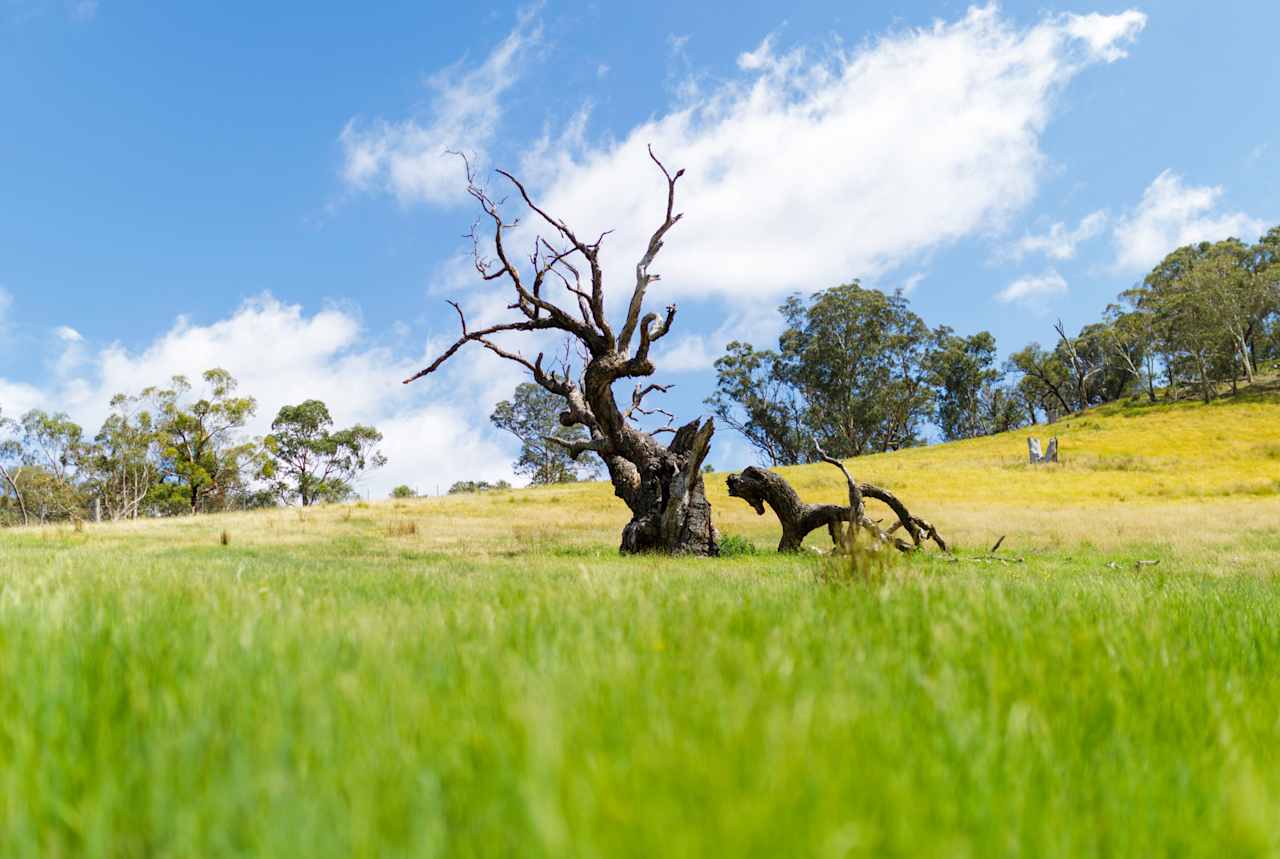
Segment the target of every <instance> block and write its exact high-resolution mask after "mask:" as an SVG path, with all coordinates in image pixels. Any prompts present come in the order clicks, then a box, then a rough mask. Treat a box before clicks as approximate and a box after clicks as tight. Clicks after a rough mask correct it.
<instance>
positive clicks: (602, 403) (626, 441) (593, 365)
mask: <svg viewBox="0 0 1280 859" xmlns="http://www.w3.org/2000/svg"><path fill="white" fill-rule="evenodd" d="M649 157H650V158H651V159H652V160H653V163H654V164H656V165H657V167H658V169H659V170H661V171H662V176H663V177H664V179H665V180H666V183H667V199H666V212H665V214H664V216H663V219H662V223H661V224H660V225H659V226H658V228H657V229H656V230H654V232H653V234H652V236H651V237H650V238H649V243H648V246H647V247H646V249H645V251H644V254H643V256H641V258H640V261H639V262H638V263H636V267H635V284H634V285H633V286H632V288H631V300H630V303H629V304H628V307H627V314H626V317H625V319H624V320H623V323H622V327H621V328H620V329H619V330H618V331H617V332H616V333H615V331H614V328H613V327H612V326H611V325H610V324H609V320H608V318H607V316H606V313H605V284H604V272H603V270H602V269H601V266H600V247H601V244H602V243H603V241H604V239H605V237H606V236H608V232H605V233H602V234H601V235H600V236H599V237H598V238H596V239H595V240H594V241H588V240H584V239H582V238H580V237H579V236H578V234H577V233H575V232H574V231H573V230H572V229H571V228H570V227H569V226H568V225H567V224H566V223H565V222H564V221H563V220H560V219H558V218H555V217H553V216H552V215H550V214H548V213H547V212H546V211H544V210H543V209H542V208H540V207H539V206H538V204H536V203H535V202H534V201H533V199H532V198H531V197H530V195H529V193H528V191H527V190H526V189H525V187H524V185H523V184H521V182H520V181H519V180H518V179H516V177H515V176H513V175H511V174H510V173H508V172H506V171H505V170H498V171H497V172H498V174H500V175H501V176H503V177H504V178H505V179H506V180H507V181H509V182H510V183H511V184H512V186H514V187H515V189H516V191H518V192H519V194H520V197H521V199H522V200H523V201H524V203H525V205H526V206H528V208H529V209H530V211H532V212H533V213H534V214H535V215H536V216H537V218H538V219H540V221H541V222H542V223H543V225H544V226H545V227H549V228H550V229H549V231H548V235H549V238H548V237H546V236H538V237H537V238H536V239H535V241H534V248H533V252H532V254H531V256H530V258H529V267H528V269H527V270H526V271H525V272H524V273H523V274H522V273H521V270H520V268H518V267H517V265H516V264H515V263H514V262H513V261H512V258H511V256H510V251H509V250H508V249H507V246H506V244H505V238H506V232H507V231H508V230H510V229H512V228H513V227H515V226H516V225H517V224H518V221H513V222H510V223H508V222H507V221H506V220H504V218H503V216H502V214H501V212H500V203H501V201H495V200H494V199H493V198H491V197H490V196H489V194H488V192H487V191H486V190H485V189H484V188H483V187H481V186H480V185H479V184H477V182H476V180H475V177H474V175H473V174H472V171H471V165H470V164H469V163H468V162H466V159H465V158H464V159H463V161H464V164H466V171H467V192H468V193H469V194H470V195H471V196H472V198H474V199H475V200H476V202H477V203H478V204H479V206H480V209H481V211H482V212H483V215H484V218H483V219H487V221H488V222H489V223H490V224H491V225H492V228H493V236H492V238H493V252H494V254H495V257H496V258H493V259H489V258H486V257H485V256H484V255H483V254H482V252H481V250H480V244H479V241H478V239H477V238H476V236H475V230H474V229H473V231H472V234H471V238H472V240H473V243H474V257H475V268H476V271H477V272H478V273H479V275H480V277H481V278H482V279H483V280H484V281H485V282H491V281H503V282H504V283H505V284H506V286H507V287H509V288H510V289H511V290H512V293H513V296H514V301H513V302H512V303H511V304H510V305H508V306H507V309H508V310H511V311H514V312H515V314H516V317H515V318H514V319H512V320H511V321H508V322H502V323H498V324H495V325H489V326H487V327H484V328H479V329H471V328H469V327H468V326H467V320H466V317H465V315H464V314H463V312H462V308H461V307H459V305H458V304H457V303H456V302H452V301H451V302H449V303H450V304H451V305H452V306H453V309H454V310H455V311H456V312H457V314H458V320H459V323H460V324H461V327H462V335H461V336H460V337H459V338H458V339H457V341H455V342H454V344H453V345H452V346H450V347H449V348H448V349H446V350H445V351H444V352H443V353H442V354H441V355H440V356H439V357H438V358H436V359H435V361H433V362H432V363H431V364H430V365H429V366H428V367H426V368H425V369H423V370H421V371H420V372H418V373H415V374H414V375H413V376H411V377H410V378H408V379H406V380H405V383H406V384H408V383H409V382H412V381H414V380H415V379H420V378H422V377H423V376H426V375H429V374H430V373H433V372H435V371H436V370H437V369H438V368H439V367H440V366H441V365H442V364H444V362H445V361H447V360H449V359H450V358H451V357H453V355H454V354H456V353H457V352H458V350H459V349H461V348H462V347H463V346H465V345H467V344H468V343H478V344H480V345H481V346H483V347H485V348H486V349H488V350H489V351H491V352H493V353H494V354H496V355H498V356H500V357H502V358H505V359H506V360H508V361H514V362H515V363H517V364H520V365H521V366H522V367H524V368H525V369H526V370H528V371H529V373H530V374H531V375H532V376H533V380H534V381H535V382H536V383H537V384H539V385H541V386H542V387H543V388H545V389H546V390H548V391H551V392H552V393H555V394H559V395H560V396H562V397H564V399H565V401H566V403H567V407H566V409H565V411H563V412H561V413H560V423H561V424H562V425H563V426H566V427H571V426H582V427H585V428H586V429H587V431H588V433H589V435H590V437H589V439H588V440H586V441H576V442H571V441H565V440H562V439H556V438H551V439H550V440H551V441H555V442H556V443H558V444H560V445H562V446H563V447H565V448H566V449H567V450H568V451H569V452H570V454H572V456H573V457H574V458H575V459H577V458H578V457H580V456H582V455H583V454H584V453H593V454H595V455H597V456H599V457H600V459H601V460H603V462H604V464H605V467H606V468H607V469H608V471H609V478H610V480H611V481H612V482H613V487H614V494H615V495H617V496H618V497H619V498H621V499H622V500H623V501H624V502H625V503H626V505H627V507H628V508H629V509H630V510H631V521H630V522H629V523H627V525H626V527H625V528H624V529H623V532H622V546H621V549H622V551H623V552H628V553H630V552H666V553H690V554H699V555H714V554H716V553H717V552H718V551H719V545H718V538H717V535H716V530H715V527H714V526H713V525H712V523H711V504H710V502H708V501H707V497H706V493H705V491H704V487H703V482H702V472H701V469H702V462H703V460H704V459H706V456H707V452H708V450H709V449H710V445H711V436H712V434H713V433H714V432H715V424H714V422H713V421H712V419H710V418H708V419H707V420H705V421H703V420H701V419H698V420H694V421H691V422H689V423H687V424H685V425H683V426H681V427H679V428H678V429H672V428H664V429H662V430H657V431H655V433H656V432H663V431H667V432H672V433H673V435H672V438H671V440H670V442H669V443H668V444H667V445H666V446H665V447H664V446H663V445H662V444H660V443H659V442H658V441H657V439H656V438H655V437H654V435H655V433H649V432H645V431H644V430H642V429H640V428H638V427H636V426H634V425H633V424H632V423H631V422H630V419H631V418H632V417H633V416H634V415H636V414H650V413H652V412H653V411H656V410H650V409H645V408H644V407H643V406H642V403H643V401H644V398H645V397H646V396H647V395H649V394H651V393H654V392H655V391H656V392H663V391H665V390H666V387H667V386H663V385H657V384H649V385H639V384H638V385H636V388H635V392H634V393H633V395H632V398H631V402H630V404H629V406H628V407H627V409H626V410H625V411H624V410H623V409H622V408H620V407H619V406H618V403H617V402H616V400H615V398H614V392H613V386H614V383H615V382H617V381H619V380H622V379H631V378H644V377H647V376H651V375H652V374H653V373H654V366H653V362H652V361H651V360H650V357H649V352H650V350H651V349H652V347H653V344H654V343H657V342H658V341H659V340H661V339H662V338H663V337H665V336H666V335H667V334H668V333H669V332H670V331H671V325H672V322H673V321H674V320H675V316H676V306H675V305H674V304H670V305H668V306H667V308H666V310H665V312H664V313H663V314H661V315H659V314H657V313H653V312H649V313H646V312H644V304H645V293H646V291H647V290H648V288H649V286H650V284H652V283H653V282H654V281H656V280H658V278H659V276H658V275H657V274H654V273H652V272H651V271H650V270H649V269H650V266H652V265H653V261H654V259H655V258H656V257H657V256H658V253H659V252H660V251H661V250H662V245H663V241H664V240H665V238H666V235H667V233H668V232H669V231H670V230H671V228H672V227H674V226H675V225H676V224H677V223H679V222H680V219H681V218H682V217H683V215H682V214H678V213H676V212H675V200H676V183H677V182H678V181H679V180H680V177H681V176H683V175H684V171H683V170H678V171H676V172H675V174H674V175H673V174H672V173H671V172H670V171H668V170H667V168H666V167H665V166H664V165H663V163H662V162H661V161H660V160H659V159H658V157H657V156H656V155H654V153H653V149H652V147H650V149H649ZM483 219H482V220H483ZM557 293H558V294H561V295H562V296H563V297H564V298H566V299H568V301H569V302H572V304H573V305H574V306H572V307H565V306H562V304H561V303H560V302H558V301H556V300H554V299H553V298H552V297H551V296H552V295H553V294H557ZM541 331H546V332H562V333H564V334H566V335H568V337H569V338H571V339H572V340H573V341H576V345H578V347H579V349H580V351H581V353H582V358H583V361H584V366H583V368H582V373H581V375H580V376H579V377H578V378H576V379H575V378H572V376H573V373H572V370H571V369H570V366H569V362H568V361H567V360H566V361H565V362H563V364H562V366H561V368H560V369H559V370H556V369H550V370H548V369H547V368H544V367H543V355H542V354H541V353H539V354H538V355H537V356H536V357H535V358H534V359H533V360H529V359H528V358H526V357H525V356H524V355H522V354H521V353H520V352H516V351H511V350H510V349H508V348H507V347H505V346H503V345H500V344H499V343H497V342H495V341H494V339H493V337H494V336H495V335H500V334H504V333H508V332H541ZM633 341H634V343H635V345H634V347H633V346H632V343H633ZM664 414H665V413H664Z"/></svg>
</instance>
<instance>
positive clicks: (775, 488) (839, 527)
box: [725, 455, 948, 552]
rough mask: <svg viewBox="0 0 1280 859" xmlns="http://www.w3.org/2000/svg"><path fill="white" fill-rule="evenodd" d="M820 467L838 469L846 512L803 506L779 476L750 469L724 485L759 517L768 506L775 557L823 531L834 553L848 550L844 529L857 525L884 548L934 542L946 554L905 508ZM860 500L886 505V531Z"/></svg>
mask: <svg viewBox="0 0 1280 859" xmlns="http://www.w3.org/2000/svg"><path fill="white" fill-rule="evenodd" d="M822 458H823V461H824V462H828V463H831V464H833V465H835V466H836V467H838V468H839V469H840V471H841V472H842V473H843V474H844V476H845V479H846V480H847V482H848V485H849V506H847V507H845V506H843V505H840V504H806V503H804V502H803V501H801V500H800V496H799V495H797V494H796V491H795V490H794V489H792V488H791V484H789V483H787V481H786V480H784V479H783V478H782V476H781V475H778V474H775V473H774V472H772V471H766V470H764V469H762V468H756V467H755V466H754V465H753V466H749V467H747V468H745V469H743V471H742V473H741V474H731V475H729V477H728V478H727V479H726V481H725V482H726V483H727V484H728V487H729V495H730V496H731V497H733V498H741V499H742V500H743V501H746V502H747V503H748V504H750V505H751V507H752V508H753V509H754V510H755V511H756V514H757V515H760V516H763V515H764V508H765V505H766V504H767V505H768V506H769V508H770V509H771V510H773V512H774V515H776V516H777V517H778V522H779V523H780V524H781V525H782V539H781V540H780V541H779V542H778V551H779V552H795V551H799V549H800V547H801V545H802V544H803V543H804V538H805V536H806V535H807V534H809V533H810V532H812V531H814V530H816V529H818V528H821V527H822V526H824V525H825V526H826V527H827V531H828V533H830V535H831V541H832V543H833V544H834V546H835V548H836V549H837V550H844V549H847V548H848V546H847V545H846V544H847V543H848V541H849V540H850V539H852V534H853V528H852V527H851V529H850V532H849V533H848V534H846V533H845V529H844V523H846V522H849V523H856V527H857V528H858V529H861V530H864V531H866V532H868V533H869V534H871V535H872V537H873V538H874V539H875V540H876V541H877V542H879V543H881V544H883V545H889V546H893V547H895V548H897V549H898V550H900V551H903V552H909V551H914V550H915V549H918V548H920V547H921V546H922V545H923V544H924V541H925V540H926V539H928V540H933V541H934V542H935V543H936V544H937V545H938V548H940V549H942V551H944V552H945V551H947V550H948V549H947V542H946V540H944V539H943V538H942V536H941V535H940V534H939V533H938V531H937V529H936V528H934V526H933V525H932V524H931V523H930V522H928V521H926V520H924V519H921V518H920V517H919V516H914V515H912V513H911V511H910V510H908V509H907V506H906V505H905V504H903V503H902V501H900V500H899V499H898V497H897V496H896V495H894V494H893V493H892V492H890V491H889V490H887V489H882V488H880V487H879V486H875V485H874V484H871V483H856V482H854V480H853V478H852V477H851V476H850V475H849V472H848V470H847V469H845V467H844V466H843V465H842V464H841V463H840V462H839V461H838V460H834V459H831V458H830V457H827V456H825V455H823V457H822ZM864 498H873V499H875V500H876V501H880V502H881V503H883V504H885V505H886V506H887V507H888V508H889V509H890V510H891V511H892V512H893V514H894V516H895V517H897V520H898V521H897V523H895V524H894V525H893V526H892V527H891V528H889V530H888V531H885V530H883V529H881V528H880V525H879V523H878V522H877V521H874V520H872V519H869V518H867V516H866V512H865V506H864V503H863V499H864ZM898 529H902V530H904V531H906V533H907V536H908V537H909V538H910V539H903V538H902V537H897V536H894V532H895V531H897V530H898Z"/></svg>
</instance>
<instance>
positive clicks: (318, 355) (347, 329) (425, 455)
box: [0, 295, 519, 497]
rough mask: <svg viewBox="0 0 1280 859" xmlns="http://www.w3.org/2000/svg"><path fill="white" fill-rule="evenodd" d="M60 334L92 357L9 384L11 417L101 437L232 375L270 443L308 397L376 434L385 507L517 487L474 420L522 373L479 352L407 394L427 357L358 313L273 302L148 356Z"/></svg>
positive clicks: (1, 391)
mask: <svg viewBox="0 0 1280 859" xmlns="http://www.w3.org/2000/svg"><path fill="white" fill-rule="evenodd" d="M55 335H56V337H57V339H58V340H60V341H61V342H62V343H63V344H65V346H66V347H67V348H68V349H70V348H75V349H76V350H82V351H79V352H78V357H77V360H75V361H66V360H64V361H61V362H60V363H59V367H58V369H59V374H58V379H57V380H56V381H55V382H53V383H52V387H51V388H50V389H48V390H40V389H37V388H35V387H33V386H31V385H25V384H16V383H12V382H7V381H5V380H3V379H0V405H3V407H4V411H5V413H6V414H7V415H10V416H12V415H16V414H19V413H21V412H22V411H25V410H27V409H29V408H33V407H37V406H39V407H43V408H57V409H59V410H65V411H66V412H68V413H69V414H70V415H71V417H72V418H74V419H75V420H76V421H77V422H79V423H81V425H83V426H84V427H85V428H86V429H88V430H89V431H90V432H92V431H93V430H94V429H96V428H97V426H98V425H99V423H100V422H101V420H102V419H103V417H104V416H105V411H106V408H107V404H108V402H109V401H110V399H111V397H112V395H114V394H116V393H137V392H139V391H140V390H141V389H142V388H144V387H147V386H149V385H165V384H167V383H168V382H169V380H170V378H171V377H172V376H174V375H184V376H187V377H188V378H189V379H191V380H193V381H196V382H198V380H199V377H200V374H201V373H203V372H204V371H205V370H207V369H209V368H211V367H223V368H225V369H227V370H228V371H230V372H231V374H232V375H233V376H235V377H236V379H237V380H239V382H240V390H241V391H242V392H243V393H245V394H248V395H251V396H253V397H255V398H257V400H258V413H257V415H256V417H255V418H254V420H253V423H252V424H251V425H250V426H249V427H248V431H249V432H250V433H251V434H264V433H266V432H267V431H268V430H269V428H270V424H271V419H272V418H273V417H274V416H275V414H276V412H277V411H278V410H279V408H280V407H281V406H282V405H285V404H291V403H298V402H301V401H302V400H305V399H310V398H315V399H320V400H324V401H325V403H326V404H328V406H329V408H330V411H331V412H332V413H333V416H334V419H335V421H337V422H338V423H340V424H344V425H345V424H350V423H353V422H356V421H359V422H362V423H369V424H373V425H374V426H376V427H378V429H380V430H381V431H382V433H383V435H384V441H383V444H382V449H383V451H384V452H385V453H386V454H387V456H388V458H389V463H388V465H387V466H386V467H385V468H384V469H382V470H381V471H379V472H375V473H374V474H372V475H370V476H369V477H368V479H367V480H366V483H365V488H367V489H368V490H369V491H370V492H371V493H372V494H373V495H374V496H375V497H377V496H380V495H385V494H386V492H387V490H388V489H389V488H390V487H391V486H393V485H395V484H398V483H408V484H410V485H413V486H416V487H418V488H420V489H422V490H424V491H431V490H433V489H434V487H435V486H436V485H440V486H442V487H444V488H447V487H448V486H449V484H451V483H452V482H454V481H455V480H462V479H489V480H493V479H499V478H506V479H510V477H511V471H510V461H511V458H512V457H511V453H510V450H509V449H508V448H509V444H508V443H507V442H506V441H505V439H502V438H500V437H499V436H498V435H497V434H496V432H493V431H490V430H488V429H487V428H484V429H480V430H478V429H477V428H476V426H475V424H476V421H475V419H474V418H475V416H476V415H477V414H485V413H487V412H485V411H484V410H485V409H487V408H489V407H491V406H492V404H493V402H494V401H495V400H496V399H497V398H498V397H499V396H506V395H509V394H510V392H511V390H512V388H514V386H515V384H516V381H517V378H518V376H519V374H518V372H515V371H514V370H508V369H507V367H506V365H505V362H499V361H497V360H496V359H493V360H490V358H489V356H487V355H482V354H474V353H473V354H472V355H471V356H469V358H470V360H468V361H465V362H455V363H456V364H457V366H456V367H451V368H449V369H447V370H446V371H445V373H444V374H443V375H442V376H441V378H439V379H437V378H431V379H428V380H424V381H425V384H424V383H421V382H420V383H416V384H414V385H411V386H404V385H402V384H401V383H400V380H401V379H403V378H405V377H407V376H408V375H409V374H410V373H412V372H413V371H414V370H417V369H418V368H419V367H421V366H422V364H423V363H424V361H423V359H422V355H420V354H419V355H414V354H404V353H402V352H397V351H394V350H393V349H392V348H390V347H388V346H384V345H380V344H378V343H376V342H372V339H371V338H370V337H369V335H368V334H367V332H365V331H364V330H363V328H362V326H361V322H360V319H359V316H358V315H357V313H356V312H354V311H352V310H349V309H341V308H333V307H330V308H326V309H322V310H319V311H317V312H314V313H310V314H308V313H305V312H304V311H303V309H302V307H300V306H298V305H292V304H284V303H282V302H280V301H279V300H277V299H275V298H273V297H271V296H270V295H264V296H260V297H258V298H254V299H251V300H249V301H246V302H245V303H244V304H242V305H241V306H240V307H239V308H238V309H236V311H235V312H234V313H232V314H230V315H229V316H227V317H226V318H223V319H219V320H216V321H213V322H210V323H208V324H196V323H194V322H193V321H191V320H190V319H187V318H179V319H178V320H176V321H175V322H174V324H173V325H172V326H171V327H170V328H169V329H168V330H167V331H165V332H163V333H162V334H160V335H159V336H158V337H156V338H155V339H154V340H153V341H152V342H151V343H150V344H148V345H147V346H145V347H144V348H142V349H138V350H131V349H128V348H126V347H125V346H123V345H121V344H119V343H111V344H107V345H105V346H102V347H100V348H97V349H96V350H94V351H92V353H91V354H86V351H85V350H88V349H89V344H88V342H87V341H86V340H85V339H84V338H83V337H81V336H80V335H79V333H78V332H75V331H74V330H73V329H71V328H65V327H64V328H60V329H58V330H57V331H56V332H55ZM388 339H390V338H388ZM438 346H439V344H438V343H436V344H429V346H428V348H429V349H434V348H438Z"/></svg>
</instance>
